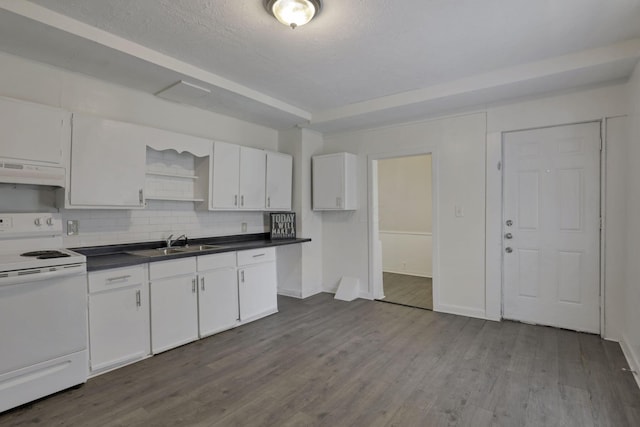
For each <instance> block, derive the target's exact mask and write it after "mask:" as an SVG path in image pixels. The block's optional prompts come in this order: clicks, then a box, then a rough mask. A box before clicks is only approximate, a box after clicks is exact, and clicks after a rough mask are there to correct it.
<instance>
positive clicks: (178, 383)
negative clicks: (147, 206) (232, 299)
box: [0, 294, 640, 427]
mask: <svg viewBox="0 0 640 427" xmlns="http://www.w3.org/2000/svg"><path fill="white" fill-rule="evenodd" d="M332 297H333V296H332V295H328V294H321V295H317V296H315V297H312V298H308V299H306V300H304V301H301V300H296V299H292V298H286V297H280V298H279V303H280V309H281V312H280V313H279V314H276V315H273V316H270V317H268V318H266V319H263V320H260V321H257V322H255V323H252V324H249V325H246V326H243V327H240V328H236V329H234V330H232V331H228V332H225V333H222V334H219V335H216V336H213V337H210V338H207V339H204V340H200V341H197V342H195V343H192V344H189V345H186V346H183V347H180V348H177V349H174V350H172V351H168V352H166V353H163V354H160V355H158V356H154V357H153V358H150V359H147V360H145V361H142V362H139V363H136V364H134V365H130V366H128V367H125V368H122V369H119V370H116V371H113V372H111V373H107V374H104V375H102V376H99V377H97V378H94V379H92V380H90V381H89V382H88V383H87V384H86V385H84V386H82V387H80V388H79V389H76V390H69V391H66V392H62V393H59V394H57V395H54V396H52V397H50V398H46V399H43V400H40V401H38V402H35V403H33V404H30V405H27V406H25V407H22V408H18V409H16V410H12V411H9V412H7V413H5V414H2V415H0V425H2V426H18V425H19V426H28V425H37V426H47V427H49V426H58V425H64V426H196V425H197V426H315V425H319V426H320V425H321V426H385V425H388V426H473V427H482V426H491V425H496V426H563V427H564V426H616V427H624V426H639V425H640V390H639V389H638V388H637V386H636V384H635V382H634V380H633V378H632V374H631V373H628V372H623V371H622V370H621V368H623V367H626V366H627V364H626V362H625V359H624V357H623V355H622V352H621V350H620V346H619V345H618V344H616V343H612V342H608V341H603V340H601V339H600V338H599V337H597V336H594V335H588V334H581V333H576V332H569V331H566V330H559V329H552V328H547V327H539V326H531V325H525V324H520V323H514V322H508V321H504V322H500V323H497V322H489V321H483V320H479V319H472V318H467V317H462V316H454V315H447V314H440V313H434V312H431V311H427V310H420V309H416V308H409V307H404V306H400V305H394V304H385V303H381V302H375V301H365V300H356V301H353V302H343V301H336V300H334V299H333V298H332Z"/></svg>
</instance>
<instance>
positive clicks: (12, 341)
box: [0, 213, 88, 412]
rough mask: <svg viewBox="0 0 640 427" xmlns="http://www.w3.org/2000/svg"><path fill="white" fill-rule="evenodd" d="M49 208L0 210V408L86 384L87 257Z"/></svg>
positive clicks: (0, 409)
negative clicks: (67, 239)
mask: <svg viewBox="0 0 640 427" xmlns="http://www.w3.org/2000/svg"><path fill="white" fill-rule="evenodd" d="M62 231H63V227H62V220H61V218H60V216H59V215H56V214H50V213H44V214H43V213H27V214H0V412H2V411H5V410H7V409H10V408H13V407H16V406H19V405H22V404H24V403H27V402H30V401H32V400H35V399H38V398H41V397H43V396H46V395H49V394H52V393H55V392H57V391H60V390H64V389H66V388H69V387H72V386H75V385H77V384H81V383H84V382H85V381H86V380H87V375H88V354H87V353H88V352H87V276H86V271H87V269H86V258H85V257H84V255H80V254H77V253H75V252H73V251H70V250H68V249H64V248H63V247H62Z"/></svg>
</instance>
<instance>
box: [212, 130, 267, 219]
mask: <svg viewBox="0 0 640 427" xmlns="http://www.w3.org/2000/svg"><path fill="white" fill-rule="evenodd" d="M265 169H266V154H265V152H264V151H263V150H258V149H255V148H248V147H241V146H239V145H235V144H228V143H226V142H214V144H213V171H212V174H211V175H212V179H211V196H210V206H209V208H210V209H212V210H264V208H265Z"/></svg>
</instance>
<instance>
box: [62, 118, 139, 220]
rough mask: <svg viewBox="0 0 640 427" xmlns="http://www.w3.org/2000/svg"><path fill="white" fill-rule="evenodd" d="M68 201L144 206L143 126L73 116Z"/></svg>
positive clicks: (90, 205)
mask: <svg viewBox="0 0 640 427" xmlns="http://www.w3.org/2000/svg"><path fill="white" fill-rule="evenodd" d="M72 127H73V137H72V142H71V188H70V189H69V191H70V197H69V202H70V204H71V205H72V206H79V207H114V208H115V207H122V208H140V207H143V206H144V200H143V188H144V179H145V156H146V145H145V144H144V142H143V141H144V128H142V127H141V126H135V125H131V124H128V123H122V122H116V121H112V120H105V119H101V118H98V117H91V116H84V115H80V114H74V115H73V126H72Z"/></svg>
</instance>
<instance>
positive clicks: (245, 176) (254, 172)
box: [240, 147, 267, 210]
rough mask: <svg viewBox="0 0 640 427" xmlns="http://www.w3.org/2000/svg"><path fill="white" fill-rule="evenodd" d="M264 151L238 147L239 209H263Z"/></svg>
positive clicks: (265, 164)
mask: <svg viewBox="0 0 640 427" xmlns="http://www.w3.org/2000/svg"><path fill="white" fill-rule="evenodd" d="M266 162H267V160H266V153H265V152H264V151H263V150H257V149H255V148H248V147H240V209H251V210H264V201H265V199H264V193H265V173H266V167H267V163H266Z"/></svg>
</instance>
